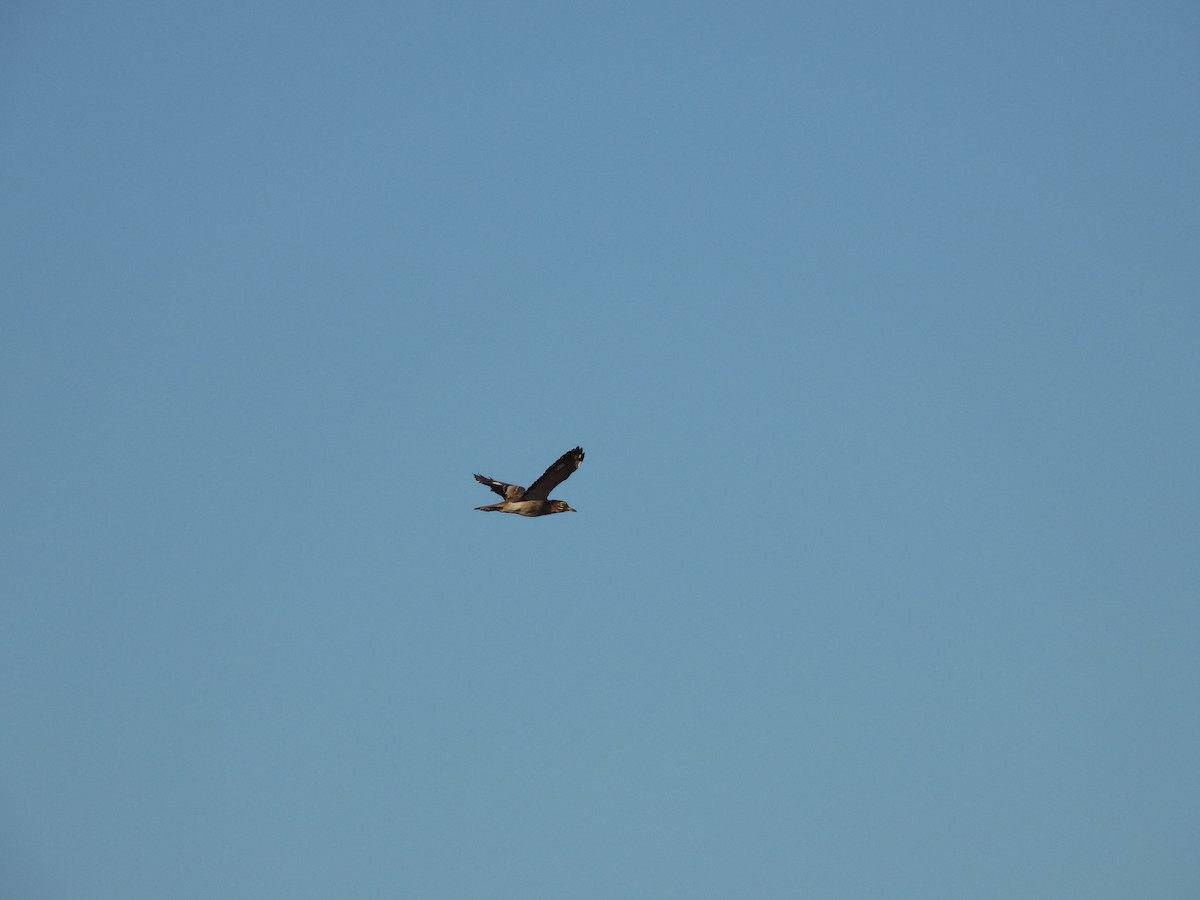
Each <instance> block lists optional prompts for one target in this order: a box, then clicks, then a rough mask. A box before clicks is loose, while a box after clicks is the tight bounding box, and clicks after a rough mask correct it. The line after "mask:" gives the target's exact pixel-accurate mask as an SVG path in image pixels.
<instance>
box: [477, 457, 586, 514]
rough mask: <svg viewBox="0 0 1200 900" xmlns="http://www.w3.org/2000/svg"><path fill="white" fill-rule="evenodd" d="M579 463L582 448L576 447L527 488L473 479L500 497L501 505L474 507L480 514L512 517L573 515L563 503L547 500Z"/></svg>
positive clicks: (581, 460)
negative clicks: (501, 514)
mask: <svg viewBox="0 0 1200 900" xmlns="http://www.w3.org/2000/svg"><path fill="white" fill-rule="evenodd" d="M581 462H583V448H582V447H576V448H575V449H574V450H568V451H567V452H566V453H564V454H563V455H562V456H560V457H559V458H558V460H557V461H556V462H555V463H554V465H552V466H551V467H550V468H548V469H547V470H546V471H545V472H543V473H542V477H541V478H539V479H538V480H537V481H535V482H534V483H533V484H531V485H530V486H529V487H527V488H523V487H521V486H520V485H517V484H505V483H504V482H503V481H496V480H495V479H492V478H488V477H486V476H484V475H476V476H475V480H476V481H478V482H479V483H480V484H483V485H487V486H488V487H490V488H491V489H492V490H493V491H495V492H496V493H497V494H499V495H500V496H501V497H503V498H504V499H503V502H501V503H497V504H496V505H495V506H477V507H475V508H476V509H478V510H482V511H483V512H506V513H516V514H517V515H518V516H548V515H551V514H553V513H561V512H575V510H573V509H571V507H569V506H567V503H566V501H565V500H551V499H550V492H551V491H552V490H554V489H555V488H556V487H558V486H559V485H560V484H562V483H563V482H564V481H566V480H567V479H568V478H570V477H571V473H572V472H574V471H575V470H576V469H578V468H579V464H580V463H581Z"/></svg>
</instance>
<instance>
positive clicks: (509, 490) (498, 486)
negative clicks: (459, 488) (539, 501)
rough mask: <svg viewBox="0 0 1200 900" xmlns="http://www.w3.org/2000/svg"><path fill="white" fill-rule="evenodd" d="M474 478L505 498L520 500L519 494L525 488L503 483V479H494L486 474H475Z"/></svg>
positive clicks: (522, 492) (523, 491)
mask: <svg viewBox="0 0 1200 900" xmlns="http://www.w3.org/2000/svg"><path fill="white" fill-rule="evenodd" d="M475 480H476V481H478V482H479V483H480V484H486V485H487V486H488V487H490V488H491V489H492V490H493V491H495V492H496V493H497V494H499V495H500V496H501V497H503V498H504V499H505V500H520V499H521V495H522V494H524V493H525V489H524V488H523V487H521V486H520V485H519V484H505V483H504V482H503V481H496V480H495V479H492V478H488V477H487V476H486V475H476V476H475Z"/></svg>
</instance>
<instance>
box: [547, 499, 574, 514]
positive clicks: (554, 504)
mask: <svg viewBox="0 0 1200 900" xmlns="http://www.w3.org/2000/svg"><path fill="white" fill-rule="evenodd" d="M576 511H577V510H574V509H571V507H569V506H567V501H566V500H551V501H550V512H552V513H560V512H576Z"/></svg>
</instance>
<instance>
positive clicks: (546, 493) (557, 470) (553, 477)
mask: <svg viewBox="0 0 1200 900" xmlns="http://www.w3.org/2000/svg"><path fill="white" fill-rule="evenodd" d="M581 462H583V448H582V447H576V448H575V449H574V450H568V451H567V452H566V453H564V454H563V455H562V456H560V457H559V458H558V460H557V462H555V463H554V465H552V466H551V467H550V468H548V469H547V470H546V471H545V472H543V473H542V477H541V478H539V479H538V480H537V481H535V482H534V483H533V484H531V485H530V486H529V487H528V489H527V490H526V491H525V499H526V500H547V499H549V497H550V492H551V491H552V490H554V489H555V488H556V487H558V486H559V485H560V484H562V483H563V482H564V481H566V480H567V479H568V478H570V477H571V473H572V472H574V471H575V470H576V469H578V468H579V464H580V463H581Z"/></svg>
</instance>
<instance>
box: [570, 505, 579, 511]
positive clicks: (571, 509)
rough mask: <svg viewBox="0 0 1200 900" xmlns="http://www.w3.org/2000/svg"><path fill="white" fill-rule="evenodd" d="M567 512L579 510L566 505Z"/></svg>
mask: <svg viewBox="0 0 1200 900" xmlns="http://www.w3.org/2000/svg"><path fill="white" fill-rule="evenodd" d="M567 512H579V510H577V509H573V508H572V507H570V506H568V507H567Z"/></svg>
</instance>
